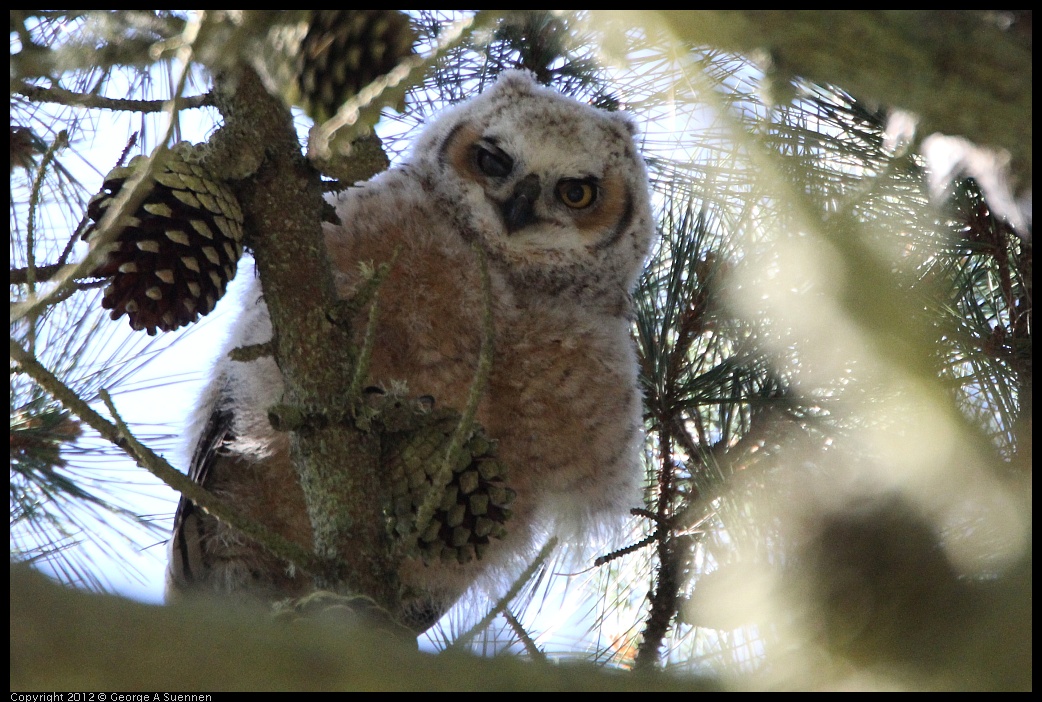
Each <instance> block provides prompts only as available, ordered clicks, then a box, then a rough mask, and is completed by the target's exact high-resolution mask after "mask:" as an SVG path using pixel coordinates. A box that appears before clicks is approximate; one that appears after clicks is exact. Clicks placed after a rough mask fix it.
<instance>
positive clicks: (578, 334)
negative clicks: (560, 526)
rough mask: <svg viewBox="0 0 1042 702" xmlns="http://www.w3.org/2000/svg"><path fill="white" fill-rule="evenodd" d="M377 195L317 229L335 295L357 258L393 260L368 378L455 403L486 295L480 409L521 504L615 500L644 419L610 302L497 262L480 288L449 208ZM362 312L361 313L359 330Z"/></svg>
mask: <svg viewBox="0 0 1042 702" xmlns="http://www.w3.org/2000/svg"><path fill="white" fill-rule="evenodd" d="M360 194H361V193H360ZM376 201H378V198H369V197H362V198H359V199H358V200H357V202H348V203H345V204H344V205H342V206H341V208H340V215H341V219H342V220H344V219H345V217H346V218H348V219H349V220H350V221H352V223H353V226H352V227H351V228H350V230H343V231H341V230H338V229H336V228H330V229H327V247H328V249H329V251H330V255H331V258H332V260H333V263H334V268H335V270H336V271H337V272H338V274H337V283H338V287H339V292H340V294H341V295H343V296H345V297H349V296H350V295H351V294H352V293H353V291H354V290H355V289H356V288H357V286H358V285H359V284H360V283H361V282H362V279H361V274H360V273H359V271H360V270H361V269H360V267H359V263H360V262H362V261H365V262H370V263H372V264H374V265H379V264H380V263H382V262H384V261H390V260H391V259H392V258H394V260H395V263H394V265H393V268H392V270H391V273H390V275H389V276H388V278H387V279H386V280H385V282H384V283H383V284H382V285H381V288H380V292H379V318H378V320H377V327H376V334H375V339H374V343H373V353H372V360H371V365H370V369H371V370H370V381H371V383H373V384H376V385H383V386H384V387H387V386H389V384H391V383H393V382H395V381H404V382H405V383H406V385H407V387H408V392H409V393H410V394H411V395H430V396H433V397H434V398H435V401H436V403H437V404H438V405H439V406H445V407H453V408H456V409H461V408H462V407H463V406H464V405H465V404H466V400H467V396H468V394H469V392H470V386H471V383H472V382H473V380H474V376H475V373H476V371H477V367H478V358H479V354H480V350H481V344H482V319H483V316H484V314H485V310H486V307H490V308H491V312H492V318H493V325H494V339H493V348H494V353H493V360H492V370H491V375H490V378H489V383H488V386H487V389H486V391H485V393H484V395H483V398H482V401H481V404H480V405H479V410H478V417H477V419H478V421H479V422H480V423H481V424H482V425H483V426H484V428H485V430H486V431H487V432H488V434H489V436H491V437H494V438H495V439H496V440H497V441H498V442H499V446H500V452H501V457H502V458H503V460H504V461H506V462H507V464H508V465H509V466H510V470H511V482H512V483H514V484H515V486H516V488H518V493H519V496H524V498H522V499H523V503H522V504H519V505H518V508H519V509H521V510H524V509H526V507H533V508H534V505H535V504H536V503H538V502H542V501H543V500H541V493H543V492H547V491H548V492H564V493H567V492H574V491H580V492H584V493H587V495H585V497H586V498H587V499H585V500H584V503H583V504H584V509H586V510H589V511H590V512H592V513H596V512H599V511H603V510H605V509H610V508H614V507H617V506H618V504H617V503H618V502H619V499H620V498H619V492H620V491H627V490H629V489H630V488H632V487H633V485H632V484H633V479H632V476H635V475H638V474H639V473H638V471H637V470H636V466H634V465H633V459H634V456H636V455H637V453H636V451H635V445H634V443H635V442H636V441H637V437H638V435H639V423H640V397H639V394H638V392H637V390H636V388H637V387H638V383H637V378H636V358H635V355H634V350H633V346H632V342H631V340H630V336H629V323H628V321H627V319H626V317H625V316H623V315H621V314H616V313H615V312H616V309H617V307H618V305H616V306H615V308H613V307H611V306H607V305H601V306H596V305H591V306H583V305H582V304H580V303H581V300H579V299H578V298H577V297H576V296H575V295H574V293H573V292H572V291H563V292H560V293H559V296H560V299H558V298H556V297H555V296H554V295H553V294H546V293H542V294H532V295H525V294H524V291H523V290H519V289H518V286H517V282H516V281H515V280H511V278H510V275H509V272H508V271H507V272H505V271H503V270H501V269H499V268H498V267H497V266H496V262H495V261H490V262H489V268H490V279H491V291H490V294H489V295H487V296H486V294H485V292H484V291H483V287H482V280H481V274H480V262H479V258H478V254H477V253H476V251H475V249H474V247H473V245H472V243H471V242H470V241H468V237H466V236H464V235H463V233H461V231H460V230H459V228H458V227H459V222H458V221H454V220H453V218H452V217H451V216H449V215H448V214H446V213H444V212H439V209H438V207H436V206H432V204H431V200H430V199H429V198H423V199H421V198H417V200H416V201H414V202H410V198H409V197H408V195H405V196H404V197H402V196H401V194H400V195H399V198H398V203H399V207H398V208H396V209H395V210H394V211H393V212H386V211H383V210H381V211H379V212H372V211H369V210H370V207H369V203H371V202H376ZM345 221H347V220H345ZM366 314H367V311H364V312H360V313H359V316H358V319H357V320H356V325H355V326H356V328H357V329H363V328H364V323H365V315H366ZM601 485H604V486H609V485H610V486H611V490H609V491H607V492H605V491H602V490H600V488H599V486H601ZM602 493H603V494H602ZM524 502H529V503H531V504H530V505H527V506H526V505H525V504H524Z"/></svg>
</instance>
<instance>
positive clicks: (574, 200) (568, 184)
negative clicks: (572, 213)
mask: <svg viewBox="0 0 1042 702" xmlns="http://www.w3.org/2000/svg"><path fill="white" fill-rule="evenodd" d="M557 197H559V198H561V202H563V203H564V204H566V205H568V206H569V207H571V208H573V209H576V210H581V209H583V208H584V207H589V206H590V205H592V204H593V201H594V200H596V199H597V185H596V184H595V183H591V182H590V181H588V180H576V179H574V178H566V179H564V180H562V181H561V182H559V183H558V184H557Z"/></svg>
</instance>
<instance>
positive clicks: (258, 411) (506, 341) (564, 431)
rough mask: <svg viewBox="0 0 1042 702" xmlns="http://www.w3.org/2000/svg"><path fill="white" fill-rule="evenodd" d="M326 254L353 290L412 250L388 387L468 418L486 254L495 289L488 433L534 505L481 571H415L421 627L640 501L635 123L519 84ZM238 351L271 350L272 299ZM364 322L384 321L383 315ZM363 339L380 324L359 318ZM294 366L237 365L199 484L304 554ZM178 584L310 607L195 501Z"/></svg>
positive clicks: (471, 110) (516, 78)
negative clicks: (372, 268) (547, 544)
mask: <svg viewBox="0 0 1042 702" xmlns="http://www.w3.org/2000/svg"><path fill="white" fill-rule="evenodd" d="M335 204H336V207H337V213H338V215H339V218H340V221H341V222H342V223H343V224H342V225H338V226H333V225H327V229H326V243H327V246H328V250H329V253H330V257H331V260H332V263H333V265H334V268H335V270H336V273H337V285H338V290H339V292H340V293H341V294H342V295H343V296H344V297H349V296H350V295H351V294H352V293H353V292H354V290H355V289H356V288H357V286H358V285H359V284H361V282H362V273H361V269H360V265H359V264H360V263H362V262H371V263H372V264H375V265H379V264H380V263H382V262H385V261H389V260H390V259H391V256H392V254H393V252H394V251H395V250H396V249H399V255H398V259H397V261H396V263H395V265H394V267H393V269H392V271H391V273H390V276H389V278H388V279H387V280H386V281H385V282H384V283H383V284H382V286H381V288H380V307H381V313H380V322H379V325H378V328H377V331H376V338H375V344H374V352H373V357H372V363H371V369H370V378H369V380H370V383H371V384H373V385H380V386H383V387H390V386H391V385H392V384H393V383H395V382H398V381H404V382H405V383H406V384H407V387H408V392H409V394H410V395H414V396H417V395H430V396H432V397H434V398H435V400H436V402H437V405H438V406H439V407H454V408H462V407H463V406H464V405H465V402H466V397H467V393H468V390H469V387H470V384H471V381H472V379H473V377H474V373H475V370H476V368H477V362H478V351H479V348H480V345H481V322H480V320H481V318H482V314H483V310H484V302H483V298H482V292H481V289H482V287H481V282H480V274H479V268H478V260H477V255H476V253H475V251H474V249H473V244H474V243H477V244H478V245H479V246H480V247H481V248H482V249H483V250H484V252H485V255H486V257H487V260H488V263H489V270H490V276H491V282H492V312H493V318H494V325H495V354H494V357H493V363H492V371H491V376H490V379H489V384H488V388H487V390H486V392H485V394H484V396H483V398H482V400H481V403H480V406H479V409H478V415H477V421H478V422H479V423H480V424H481V425H482V426H483V427H484V428H485V431H486V433H487V435H488V436H489V437H492V438H493V439H495V440H496V441H497V442H498V456H499V458H500V459H501V460H502V462H503V463H505V464H506V465H507V467H508V469H509V471H510V472H509V478H508V484H509V485H510V487H512V488H513V489H514V490H515V491H516V493H517V497H516V500H515V502H514V503H513V504H512V505H511V508H512V510H513V513H514V514H513V517H512V518H511V519H510V520H509V521H508V522H507V529H508V534H507V536H506V537H505V538H504V539H503V540H501V541H495V542H493V544H491V545H490V547H489V552H488V553H487V554H486V556H485V557H484V558H482V559H480V560H477V561H473V562H471V563H468V564H466V565H459V564H456V563H452V564H440V563H439V564H435V565H425V564H424V563H422V562H420V561H419V560H418V559H417V560H416V561H409V562H407V563H406V564H405V566H404V568H403V572H402V574H401V575H402V580H403V583H404V584H405V585H406V586H407V587H409V588H411V589H412V590H413V591H418V592H422V593H424V594H423V595H422V596H421V597H418V598H416V599H414V600H411V601H409V602H407V607H408V608H409V610H408V611H406V612H403V613H402V615H403V617H404V618H405V619H406V620H408V621H410V622H411V623H412V624H413V625H414V626H416V627H417V628H425V627H426V626H429V625H430V624H431V623H433V621H435V620H436V619H437V616H440V614H441V613H443V612H444V611H445V610H446V609H447V608H448V607H449V606H451V604H452V603H453V602H454V601H455V600H456V599H457V598H458V597H459V596H460V595H461V594H462V593H463V592H464V591H465V590H466V589H467V588H468V587H469V586H470V585H471V584H472V583H473V582H474V581H475V580H476V579H477V578H478V577H479V576H480V575H481V574H482V573H485V572H488V571H490V570H491V571H492V572H497V570H496V569H497V567H500V566H503V567H506V566H508V565H509V564H510V563H511V561H512V560H515V559H516V557H518V556H521V555H525V554H527V553H528V552H529V550H530V547H531V544H532V541H533V538H534V537H535V536H537V535H541V534H546V533H550V532H553V531H558V532H561V533H563V534H565V535H566V537H567V538H581V536H582V534H584V533H588V530H591V529H593V528H595V527H596V526H597V525H598V524H599V523H601V522H603V521H604V518H605V517H607V516H609V515H617V514H619V513H621V512H623V511H624V510H625V508H627V507H630V506H633V505H634V504H637V502H636V500H637V499H638V497H637V491H636V487H637V485H638V482H639V476H640V469H639V452H640V445H641V406H640V394H639V390H638V383H637V363H636V357H635V353H634V349H633V345H632V342H631V339H630V331H629V328H630V317H629V312H630V297H629V295H630V291H631V290H632V288H633V286H634V284H635V282H636V279H637V276H638V274H639V272H640V269H641V266H642V263H643V259H644V256H645V254H646V253H647V251H648V247H649V246H650V242H651V237H652V230H653V225H652V219H651V213H650V205H649V201H648V186H647V175H646V173H645V170H644V165H643V162H642V160H641V158H640V156H639V155H638V154H637V151H636V147H635V145H634V141H633V128H632V126H631V124H630V122H629V121H628V120H627V119H626V118H624V117H623V116H621V115H618V114H611V113H606V112H602V111H600V110H597V109H595V108H592V107H590V106H587V105H583V104H580V103H578V102H576V101H574V100H572V99H570V98H566V97H563V96H561V95H559V94H557V93H555V92H553V91H552V90H549V89H547V88H544V87H541V86H539V85H537V84H536V83H535V82H534V81H533V80H532V78H531V77H530V76H529V75H528V74H526V73H521V72H517V71H511V72H507V73H504V74H503V75H502V76H501V78H500V79H499V81H498V82H497V83H496V84H495V85H494V86H492V87H491V88H490V89H489V90H487V91H486V92H485V93H484V94H482V95H480V96H479V97H476V98H474V99H473V100H471V101H469V102H466V103H463V104H461V105H459V106H456V107H454V108H451V109H449V110H446V111H445V112H444V113H442V114H441V115H439V116H438V118H437V120H436V121H434V122H433V123H432V124H431V125H430V126H428V128H427V129H426V130H425V132H424V134H423V135H422V136H421V137H420V138H419V140H418V141H417V143H416V145H415V146H414V148H413V151H412V156H411V158H410V159H409V160H408V161H407V162H406V163H405V164H404V165H402V166H400V167H397V168H394V169H392V170H390V171H387V172H385V173H382V174H380V175H379V176H377V177H375V178H374V179H372V180H371V181H369V182H367V183H365V184H363V185H362V186H360V187H358V188H356V189H352V190H350V191H348V192H347V193H345V194H344V195H342V196H341V197H340V199H339V201H337V202H336V203H335ZM253 285H254V287H253V289H252V291H251V293H250V297H248V298H247V303H246V308H245V310H244V312H243V314H242V316H241V317H240V320H239V322H238V325H237V329H236V333H235V334H234V335H233V339H232V341H231V345H233V346H235V345H241V344H245V343H257V342H262V341H266V340H267V339H268V338H269V337H270V333H271V332H270V323H269V321H268V317H267V310H266V308H265V307H264V305H263V304H262V303H260V302H259V301H257V300H258V298H259V295H260V286H259V284H257V283H254V284H253ZM363 314H364V313H363ZM358 321H359V324H357V325H356V326H357V327H358V328H364V326H365V325H364V320H363V319H361V318H360V319H359V320H358ZM281 389H282V379H281V376H280V375H279V372H278V370H277V368H276V367H275V364H274V362H273V361H272V360H271V359H270V358H267V359H259V360H256V361H251V362H248V363H239V362H234V361H230V360H222V361H221V362H220V363H219V365H218V368H217V371H216V373H215V380H214V382H213V384H212V386H211V388H210V392H209V395H208V396H207V398H206V400H205V402H204V403H203V406H202V408H201V410H200V413H199V416H198V417H197V420H196V424H197V428H196V436H198V437H199V439H198V449H197V452H196V456H195V459H194V460H193V466H192V471H193V476H194V477H195V478H196V479H197V480H200V481H202V482H203V483H204V484H205V485H207V486H208V487H209V488H211V489H212V490H213V491H214V492H216V493H218V494H221V495H223V496H224V497H226V498H227V499H229V500H231V501H233V502H234V503H235V504H237V505H238V506H239V507H240V508H243V509H245V510H247V511H249V512H250V513H252V514H253V515H254V516H255V517H256V518H258V519H260V520H261V521H264V522H266V523H268V524H269V525H270V526H272V527H274V528H276V529H279V530H280V531H282V532H283V533H284V534H286V535H288V536H290V537H292V538H295V539H296V540H298V541H299V542H301V543H303V544H307V543H308V542H309V540H310V532H309V525H308V519H307V515H306V511H305V509H304V503H303V496H302V495H301V493H300V489H299V487H298V486H297V484H296V477H295V473H294V472H293V468H292V466H291V464H290V461H289V457H288V441H287V438H286V436H285V435H284V434H278V433H276V432H274V431H273V430H272V429H271V427H270V426H269V425H268V421H267V417H266V409H267V407H268V406H270V405H271V404H273V403H274V402H276V401H277V400H278V399H279V396H280V394H281ZM169 576H170V577H169V585H170V587H171V589H173V590H180V589H184V588H186V587H188V586H202V587H204V588H206V589H210V590H218V591H223V592H238V591H252V592H254V593H257V594H260V595H262V596H285V595H286V594H291V595H292V594H300V593H302V592H303V591H304V590H306V586H307V583H306V582H305V581H304V579H303V578H301V577H293V576H291V575H290V574H287V573H286V572H285V569H284V568H283V567H282V566H281V565H280V564H279V563H278V561H276V560H275V559H273V558H272V557H270V556H268V555H267V554H265V553H264V552H263V551H262V550H261V549H260V548H259V547H256V546H253V545H250V544H249V543H248V542H247V541H246V540H245V539H243V538H241V537H239V536H237V535H236V534H235V533H234V532H233V531H232V530H231V529H230V528H228V527H224V526H222V525H219V524H217V523H216V522H214V521H213V520H211V519H210V518H209V517H206V516H205V515H202V514H201V513H199V512H197V511H195V510H194V509H193V508H192V506H191V505H190V504H187V503H185V502H184V501H182V505H181V508H180V509H179V517H178V520H177V525H176V526H175V533H174V538H173V541H172V556H171V566H170V573H169Z"/></svg>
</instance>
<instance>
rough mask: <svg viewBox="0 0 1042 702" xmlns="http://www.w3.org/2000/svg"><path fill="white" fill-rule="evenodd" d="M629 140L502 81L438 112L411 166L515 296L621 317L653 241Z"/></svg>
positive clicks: (577, 106) (619, 125) (594, 114)
mask: <svg viewBox="0 0 1042 702" xmlns="http://www.w3.org/2000/svg"><path fill="white" fill-rule="evenodd" d="M635 131H636V130H635V128H634V126H633V124H632V122H630V120H629V119H628V118H626V117H625V116H623V115H621V114H617V113H610V112H605V111H603V110H599V109H596V108H594V107H591V106H590V105H585V104H583V103H580V102H577V101H576V100H573V99H571V98H568V97H565V96H563V95H560V94H559V93H557V92H554V91H553V90H551V89H549V88H546V87H543V86H541V85H539V84H538V83H537V82H536V81H535V79H534V78H533V77H532V76H531V74H529V73H527V72H523V71H505V72H504V73H502V74H501V75H500V77H499V79H498V80H497V82H496V83H495V84H494V85H492V86H491V87H490V88H489V89H488V90H486V91H485V92H484V93H482V94H481V95H479V96H477V97H475V98H473V99H471V100H469V101H467V102H465V103H462V104H460V105H457V106H455V107H453V108H450V109H448V110H446V111H444V112H442V113H441V114H440V115H439V116H438V118H437V120H436V121H435V122H434V123H432V124H431V125H430V126H428V127H427V129H426V130H425V132H424V133H423V135H422V136H421V137H420V139H419V140H418V141H417V143H416V146H415V147H414V150H413V157H412V159H411V162H412V164H413V165H414V167H418V168H419V169H420V170H421V172H423V173H425V174H427V175H428V176H430V180H429V184H428V187H430V188H432V189H433V190H434V192H435V193H436V195H437V197H439V198H441V199H443V200H444V201H446V202H447V203H449V204H450V207H449V208H448V211H449V212H451V213H452V216H453V217H454V218H455V219H456V220H457V221H456V222H455V225H456V226H457V228H458V230H459V231H460V233H461V235H462V236H463V237H464V238H466V239H468V240H471V241H477V242H479V243H480V245H481V246H482V247H483V248H484V250H485V252H486V254H487V256H488V260H489V261H490V265H491V266H493V267H494V269H496V270H498V271H500V272H501V273H502V274H504V276H505V277H506V278H507V280H509V281H510V284H511V285H512V286H514V287H515V288H516V289H518V290H519V291H523V292H524V293H525V294H527V295H532V294H537V295H538V294H545V295H550V296H556V295H563V294H567V295H573V296H579V297H582V298H587V299H588V300H589V301H591V302H596V303H597V304H603V305H606V306H611V305H619V304H625V303H624V300H625V299H627V298H628V295H629V292H630V291H631V290H632V288H633V286H634V284H635V283H636V280H637V276H638V275H639V273H640V270H641V267H642V265H643V261H644V257H645V255H646V254H647V252H648V248H649V246H650V244H651V239H652V232H653V223H652V218H651V208H650V204H649V197H648V179H647V173H646V171H645V169H644V162H643V160H642V158H641V157H640V155H639V154H638V152H637V149H636V145H635V144H634V134H635Z"/></svg>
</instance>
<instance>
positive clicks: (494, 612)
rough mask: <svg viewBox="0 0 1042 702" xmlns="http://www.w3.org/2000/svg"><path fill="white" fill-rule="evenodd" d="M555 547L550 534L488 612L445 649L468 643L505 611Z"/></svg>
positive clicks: (553, 537) (555, 542)
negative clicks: (543, 544) (544, 543)
mask: <svg viewBox="0 0 1042 702" xmlns="http://www.w3.org/2000/svg"><path fill="white" fill-rule="evenodd" d="M555 548H557V537H556V536H552V537H550V540H549V541H547V542H546V545H545V546H543V548H542V549H541V550H540V551H539V553H538V554H537V555H536V557H535V560H533V561H532V563H531V564H529V566H528V567H527V568H525V571H524V572H523V573H521V575H520V576H518V578H517V580H515V581H514V584H513V585H511V586H510V589H509V590H507V592H506V594H504V595H503V596H502V597H501V598H499V601H498V602H496V604H495V605H493V606H492V609H491V610H489V612H488V614H486V615H485V616H484V617H482V618H481V621H479V622H478V623H477V624H475V625H474V626H472V627H471V628H470V629H468V630H467V631H466V632H464V633H463V634H461V635H460V636H458V637H456V640H455V641H453V642H452V643H451V644H449V646H448V649H446V650H450V649H453V648H458V647H461V646H464V645H465V644H467V643H469V642H470V640H471V639H473V638H474V637H475V636H476V635H477V633H478V632H479V631H483V630H484V629H485V627H487V626H488V625H489V624H491V623H492V620H493V619H495V618H496V617H497V616H498V615H499V613H500V612H503V611H506V608H507V605H509V604H510V602H511V601H512V600H513V599H514V598H515V597H517V594H518V593H519V592H521V588H523V587H524V586H525V585H527V584H528V581H529V580H531V579H532V578H533V577H534V576H535V574H536V572H537V571H538V570H539V569H540V568H541V567H542V566H543V564H544V563H545V562H546V560H547V559H548V558H549V557H550V554H551V553H552V552H553V550H554V549H555Z"/></svg>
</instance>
